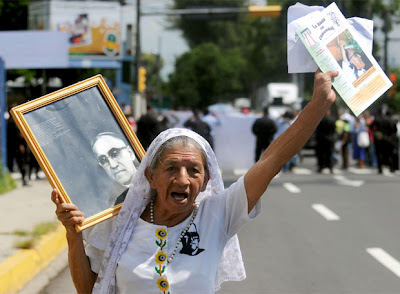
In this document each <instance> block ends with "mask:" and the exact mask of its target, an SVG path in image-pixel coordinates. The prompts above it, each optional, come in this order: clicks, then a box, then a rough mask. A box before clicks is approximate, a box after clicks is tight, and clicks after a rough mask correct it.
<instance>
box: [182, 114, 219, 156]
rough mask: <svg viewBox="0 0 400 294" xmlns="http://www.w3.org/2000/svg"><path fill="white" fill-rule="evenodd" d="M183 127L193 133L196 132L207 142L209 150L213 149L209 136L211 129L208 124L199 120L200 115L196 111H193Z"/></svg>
mask: <svg viewBox="0 0 400 294" xmlns="http://www.w3.org/2000/svg"><path fill="white" fill-rule="evenodd" d="M183 126H184V127H185V128H188V129H190V130H192V131H193V132H196V133H197V134H199V135H200V136H202V137H203V138H204V139H206V140H207V142H208V143H209V144H210V146H211V148H213V139H212V136H211V128H210V126H209V125H208V123H206V122H204V121H202V120H201V118H200V114H199V112H198V111H197V110H193V116H192V117H191V118H189V119H188V120H186V121H185V122H184V123H183Z"/></svg>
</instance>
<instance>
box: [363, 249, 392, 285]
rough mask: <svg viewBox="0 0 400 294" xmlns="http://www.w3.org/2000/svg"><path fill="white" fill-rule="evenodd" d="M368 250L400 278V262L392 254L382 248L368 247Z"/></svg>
mask: <svg viewBox="0 0 400 294" xmlns="http://www.w3.org/2000/svg"><path fill="white" fill-rule="evenodd" d="M366 250H367V252H368V253H369V254H370V255H372V256H373V257H374V258H375V259H376V260H377V261H379V262H380V263H381V264H382V265H384V266H385V267H386V268H387V269H389V270H390V271H391V272H392V273H394V274H395V275H396V276H398V277H399V278H400V262H398V261H397V260H396V259H394V258H393V257H392V256H390V255H389V254H388V253H387V252H386V251H385V250H383V249H382V248H377V247H376V248H367V249H366Z"/></svg>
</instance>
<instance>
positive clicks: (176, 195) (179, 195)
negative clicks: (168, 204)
mask: <svg viewBox="0 0 400 294" xmlns="http://www.w3.org/2000/svg"><path fill="white" fill-rule="evenodd" d="M171 196H172V198H174V200H176V201H182V200H185V199H186V198H188V194H187V193H178V192H172V193H171Z"/></svg>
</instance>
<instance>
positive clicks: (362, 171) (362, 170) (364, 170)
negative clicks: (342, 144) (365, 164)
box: [348, 167, 374, 175]
mask: <svg viewBox="0 0 400 294" xmlns="http://www.w3.org/2000/svg"><path fill="white" fill-rule="evenodd" d="M348 171H349V172H351V173H353V174H356V175H370V174H372V173H373V172H374V171H373V170H372V169H370V168H355V167H349V168H348Z"/></svg>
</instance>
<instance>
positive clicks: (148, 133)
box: [136, 105, 160, 150]
mask: <svg viewBox="0 0 400 294" xmlns="http://www.w3.org/2000/svg"><path fill="white" fill-rule="evenodd" d="M159 133H160V124H159V121H158V119H157V116H156V115H155V114H154V113H153V107H152V106H151V105H147V108H146V114H144V115H142V116H141V117H140V118H139V120H138V121H137V122H136V135H137V137H138V139H139V141H140V143H141V144H142V146H143V148H144V150H147V148H149V146H150V143H151V142H152V141H153V140H154V138H155V137H157V135H158V134H159Z"/></svg>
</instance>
